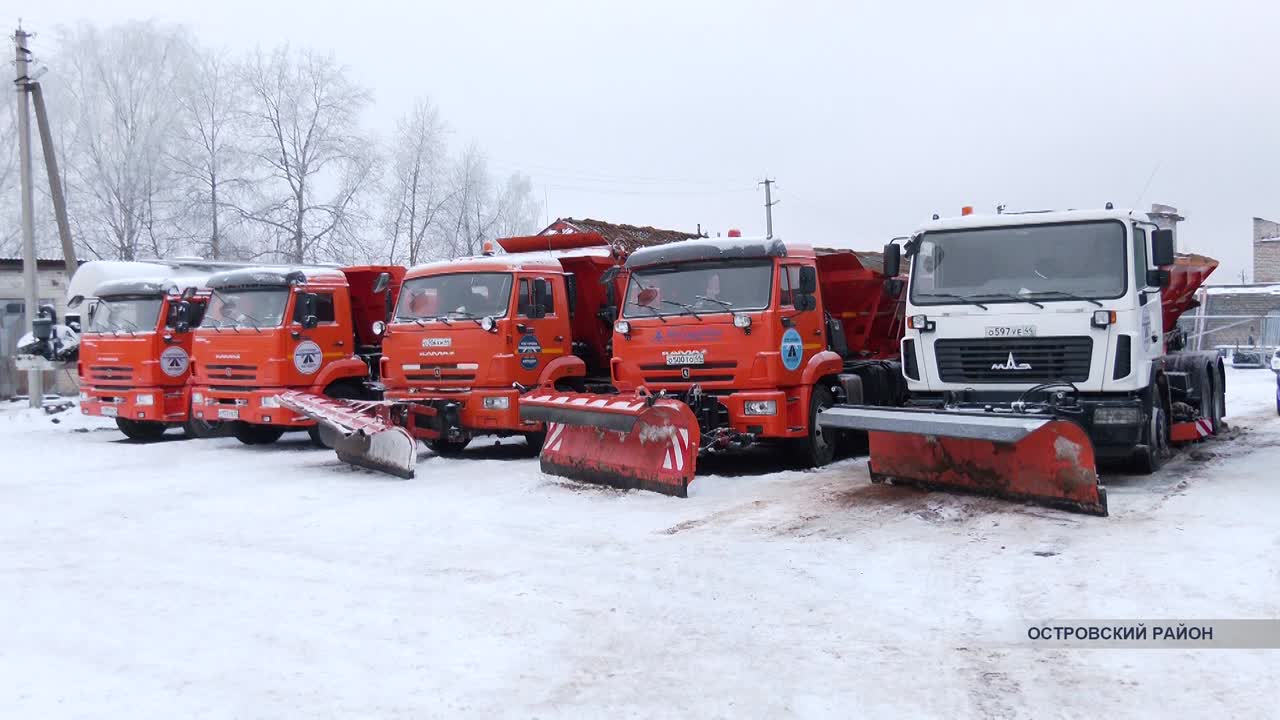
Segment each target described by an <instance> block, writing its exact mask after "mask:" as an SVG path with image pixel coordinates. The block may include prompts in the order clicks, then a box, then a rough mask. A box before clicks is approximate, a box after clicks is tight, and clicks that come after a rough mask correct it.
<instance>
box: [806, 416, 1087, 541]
mask: <svg viewBox="0 0 1280 720" xmlns="http://www.w3.org/2000/svg"><path fill="white" fill-rule="evenodd" d="M818 423H819V424H820V425H822V427H823V428H831V429H836V430H865V431H867V434H868V438H869V441H870V447H871V459H870V461H869V463H868V465H869V467H870V470H871V479H872V480H873V481H875V482H883V481H886V480H888V481H892V482H895V483H905V484H910V485H917V486H920V487H924V488H929V489H939V490H953V489H955V490H963V491H967V492H973V493H979V494H983V495H994V496H997V497H1002V498H1006V499H1009V500H1021V501H1027V502H1033V503H1036V504H1039V505H1045V506H1048V507H1053V508H1059V509H1062V510H1070V511H1073V512H1081V513H1088V514H1090V515H1102V516H1105V515H1106V514H1107V492H1106V488H1104V487H1102V486H1100V485H1099V484H1098V472H1097V469H1096V462H1095V458H1094V450H1093V443H1092V442H1090V441H1089V436H1088V435H1087V434H1086V433H1085V431H1084V429H1083V428H1081V427H1080V426H1079V425H1077V424H1076V423H1074V422H1071V421H1070V420H1059V419H1056V418H1052V417H1035V416H1029V415H1003V414H995V413H987V412H960V411H935V410H927V409H910V408H893V409H890V408H883V407H864V406H858V405H840V406H837V407H834V408H831V409H829V410H826V411H824V412H823V413H822V414H821V415H820V416H819V418H818Z"/></svg>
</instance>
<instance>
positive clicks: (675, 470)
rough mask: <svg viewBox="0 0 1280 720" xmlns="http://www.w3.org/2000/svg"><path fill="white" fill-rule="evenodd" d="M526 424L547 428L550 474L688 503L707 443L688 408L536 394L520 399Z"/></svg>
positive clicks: (545, 457) (646, 399) (634, 399)
mask: <svg viewBox="0 0 1280 720" xmlns="http://www.w3.org/2000/svg"><path fill="white" fill-rule="evenodd" d="M520 417H521V419H522V420H540V421H542V422H545V423H546V424H547V439H546V441H545V442H544V443H543V445H542V458H541V464H542V471H543V472H545V473H549V474H552V475H560V476H563V477H567V478H571V479H574V480H580V481H583V482H590V483H597V484H601V485H610V486H612V487H619V488H637V489H641V490H652V491H654V492H660V493H663V494H665V495H675V496H677V497H688V494H689V483H691V482H693V476H694V473H695V471H696V468H697V464H698V442H699V440H700V438H701V435H700V433H699V431H698V419H697V418H696V417H695V416H694V414H693V411H691V410H690V409H689V407H688V406H687V405H685V404H684V403H682V402H678V401H676V400H670V399H667V398H654V397H651V396H646V395H640V394H637V395H634V396H630V397H622V396H618V395H592V394H584V393H561V392H541V391H534V392H532V393H530V394H528V395H526V396H524V397H523V398H521V399H520Z"/></svg>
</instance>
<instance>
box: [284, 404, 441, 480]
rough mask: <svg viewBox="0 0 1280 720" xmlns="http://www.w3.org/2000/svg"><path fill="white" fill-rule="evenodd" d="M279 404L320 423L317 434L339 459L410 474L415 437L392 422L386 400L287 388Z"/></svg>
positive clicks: (414, 453) (401, 474)
mask: <svg viewBox="0 0 1280 720" xmlns="http://www.w3.org/2000/svg"><path fill="white" fill-rule="evenodd" d="M278 397H279V398H280V404H281V405H284V406H285V407H287V408H289V409H290V410H293V411H294V412H296V413H298V414H300V415H306V416H307V417H309V418H311V419H312V420H315V421H316V422H317V423H319V424H320V436H321V438H322V439H323V440H324V442H325V444H326V445H330V446H331V447H333V449H334V451H335V452H337V453H338V459H339V460H341V461H343V462H346V463H351V464H352V465H359V466H360V467H363V468H368V469H370V470H377V471H379V472H385V473H389V474H391V475H395V476H396V477H402V478H412V477H413V475H414V472H413V471H414V466H415V465H417V463H418V456H417V441H415V440H414V439H413V436H412V435H410V434H409V431H408V430H405V429H404V428H402V427H400V426H398V425H395V424H394V423H392V422H391V419H390V413H389V412H388V409H389V404H388V403H386V402H378V401H367V400H339V399H336V398H330V397H325V396H323V395H312V394H311V393H305V392H298V391H296V390H290V391H289V392H286V393H283V394H281V395H279V396H278Z"/></svg>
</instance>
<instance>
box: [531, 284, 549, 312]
mask: <svg viewBox="0 0 1280 720" xmlns="http://www.w3.org/2000/svg"><path fill="white" fill-rule="evenodd" d="M548 293H549V288H548V287H547V280H546V278H534V279H533V302H532V303H530V305H529V318H530V319H532V320H541V319H542V318H544V317H546V316H547V306H546V304H545V301H546V298H547V295H548Z"/></svg>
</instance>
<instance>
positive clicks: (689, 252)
mask: <svg viewBox="0 0 1280 720" xmlns="http://www.w3.org/2000/svg"><path fill="white" fill-rule="evenodd" d="M778 257H813V248H812V247H811V246H809V245H807V244H799V243H786V242H783V241H782V240H781V239H779V238H742V237H731V238H703V239H698V240H682V241H680V242H674V243H671V244H669V245H658V246H655V247H647V248H641V249H639V250H636V251H635V252H634V253H631V257H629V258H627V263H626V267H627V269H629V270H634V269H636V268H643V267H652V266H654V265H672V264H676V263H685V262H700V261H705V260H751V259H764V258H778Z"/></svg>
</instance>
